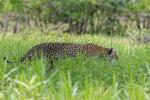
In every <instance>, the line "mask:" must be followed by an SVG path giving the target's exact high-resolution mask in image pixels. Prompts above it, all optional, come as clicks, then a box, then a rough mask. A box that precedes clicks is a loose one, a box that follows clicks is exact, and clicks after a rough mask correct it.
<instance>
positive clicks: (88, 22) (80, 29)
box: [0, 0, 150, 35]
mask: <svg viewBox="0 0 150 100" xmlns="http://www.w3.org/2000/svg"><path fill="white" fill-rule="evenodd" d="M0 4H1V5H0V6H1V8H2V9H1V12H3V13H2V16H3V18H4V19H3V20H2V21H1V26H3V28H5V29H4V30H5V31H4V32H6V31H8V26H9V25H10V20H9V19H15V21H13V23H15V25H14V29H13V32H14V33H16V32H18V31H19V30H21V29H20V27H19V26H20V25H18V23H21V26H23V28H22V29H26V28H30V29H31V28H32V27H33V23H34V25H35V26H36V27H37V28H40V30H41V31H42V32H45V31H46V30H45V28H46V29H47V27H51V26H49V24H52V23H53V24H54V25H56V26H57V23H60V22H61V23H63V24H67V25H68V27H66V28H65V29H64V30H61V31H62V32H69V33H74V34H83V33H90V34H98V33H104V34H108V35H125V33H126V32H127V30H129V29H141V28H142V29H143V28H145V29H149V27H150V25H149V23H150V22H149V18H150V17H149V16H150V15H149V13H148V12H149V11H150V8H149V5H150V1H149V0H78V1H76V0H69V1H68V0H42V1H41V0H28V1H26V0H24V1H23V0H1V1H0ZM12 12H14V13H12ZM10 13H11V14H10ZM8 16H9V17H8ZM11 21H12V20H11ZM2 23H3V24H2ZM58 27H60V26H58ZM48 31H49V30H48ZM21 32H22V30H21ZM46 33H47V32H46Z"/></svg>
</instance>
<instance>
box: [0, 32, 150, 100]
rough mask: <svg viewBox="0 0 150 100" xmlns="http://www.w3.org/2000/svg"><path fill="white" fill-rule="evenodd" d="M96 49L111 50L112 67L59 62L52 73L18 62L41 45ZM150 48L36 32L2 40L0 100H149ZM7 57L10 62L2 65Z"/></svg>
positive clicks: (99, 37) (94, 62)
mask: <svg viewBox="0 0 150 100" xmlns="http://www.w3.org/2000/svg"><path fill="white" fill-rule="evenodd" d="M51 41H52V42H55V41H57V42H73V43H94V44H97V45H101V46H104V47H110V48H115V50H116V51H117V53H118V56H119V60H118V61H116V62H114V63H113V64H110V63H108V62H106V61H99V60H97V59H93V58H87V59H84V58H83V57H80V56H79V57H77V58H76V59H74V58H68V59H62V60H59V61H57V62H56V63H55V64H54V66H55V68H54V70H52V71H51V72H50V73H46V71H45V67H44V66H45V63H44V61H43V60H42V59H41V60H38V61H33V62H32V63H27V64H20V63H18V62H17V60H18V59H19V58H20V57H21V56H22V55H23V54H24V53H25V52H26V51H27V50H28V49H29V48H31V47H32V46H33V45H35V44H38V43H41V42H51ZM149 55H150V46H149V45H148V44H138V42H136V41H135V40H133V41H132V38H129V37H124V38H123V37H119V36H115V37H108V36H104V35H80V36H76V35H69V34H55V33H49V34H47V35H42V34H40V33H38V32H33V33H31V34H26V35H24V34H21V35H19V34H16V35H11V33H10V34H9V33H8V35H5V36H4V35H1V36H0V56H1V58H0V69H1V70H0V99H3V100H7V99H19V100H20V99H21V100H22V99H50V100H57V99H58V100H59V99H61V100H62V99H64V100H72V99H73V100H74V99H77V100H79V99H82V100H100V99H104V100H117V99H130V100H149V99H150V56H149ZM4 56H6V57H7V58H8V59H9V60H12V61H13V62H14V64H13V65H9V64H6V62H5V61H3V57H4Z"/></svg>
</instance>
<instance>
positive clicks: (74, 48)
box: [19, 43, 118, 67]
mask: <svg viewBox="0 0 150 100" xmlns="http://www.w3.org/2000/svg"><path fill="white" fill-rule="evenodd" d="M79 53H82V54H84V55H85V56H87V57H99V58H102V57H104V58H107V59H108V60H109V61H112V60H115V59H118V56H117V54H116V52H115V51H114V49H112V48H104V47H101V46H98V45H95V44H74V43H42V44H38V45H35V46H33V47H32V48H31V49H30V50H29V51H28V52H27V53H26V54H25V55H24V56H23V57H22V58H20V60H19V62H21V63H23V62H25V61H26V60H33V59H34V58H41V56H43V57H44V58H46V59H47V61H48V62H49V63H51V67H53V60H57V59H59V58H63V57H66V56H67V57H75V56H76V55H77V54H79Z"/></svg>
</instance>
